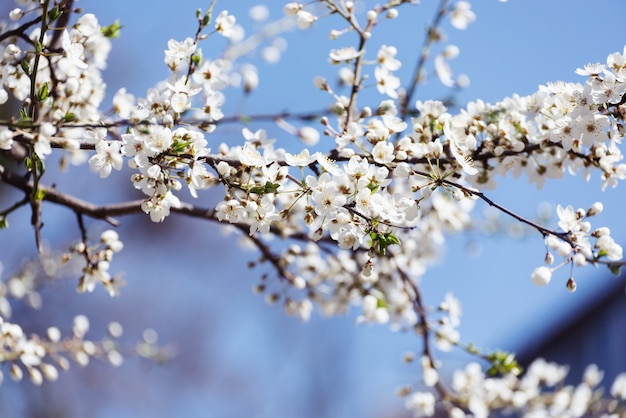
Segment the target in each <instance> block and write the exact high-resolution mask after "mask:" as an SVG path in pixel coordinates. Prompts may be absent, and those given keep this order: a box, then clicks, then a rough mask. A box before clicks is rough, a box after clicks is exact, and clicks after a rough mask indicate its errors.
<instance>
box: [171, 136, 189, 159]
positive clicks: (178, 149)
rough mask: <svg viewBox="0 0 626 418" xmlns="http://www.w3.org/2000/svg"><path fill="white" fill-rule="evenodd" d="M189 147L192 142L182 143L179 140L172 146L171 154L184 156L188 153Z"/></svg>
mask: <svg viewBox="0 0 626 418" xmlns="http://www.w3.org/2000/svg"><path fill="white" fill-rule="evenodd" d="M189 145H191V141H181V140H179V139H177V140H175V141H174V142H173V143H172V145H171V146H170V153H172V154H174V155H179V154H182V153H184V152H186V151H187V148H189Z"/></svg>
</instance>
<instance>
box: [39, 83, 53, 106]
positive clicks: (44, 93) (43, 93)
mask: <svg viewBox="0 0 626 418" xmlns="http://www.w3.org/2000/svg"><path fill="white" fill-rule="evenodd" d="M49 95H50V90H49V86H48V83H47V82H45V83H43V85H42V86H41V87H40V88H39V91H38V92H37V99H39V101H40V102H43V101H44V100H46V99H47V98H48V96H49Z"/></svg>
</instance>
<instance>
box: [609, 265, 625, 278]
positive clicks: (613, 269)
mask: <svg viewBox="0 0 626 418" xmlns="http://www.w3.org/2000/svg"><path fill="white" fill-rule="evenodd" d="M607 267H608V268H609V270H611V273H613V274H614V275H616V276H619V275H620V274H622V266H621V264H609V265H608V266H607Z"/></svg>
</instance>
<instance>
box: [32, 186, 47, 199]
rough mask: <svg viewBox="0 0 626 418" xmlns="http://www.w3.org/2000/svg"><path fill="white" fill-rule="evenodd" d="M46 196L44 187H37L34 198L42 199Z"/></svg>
mask: <svg viewBox="0 0 626 418" xmlns="http://www.w3.org/2000/svg"><path fill="white" fill-rule="evenodd" d="M45 196H46V189H41V188H40V189H37V193H36V194H35V200H38V201H42V200H43V198H44V197H45Z"/></svg>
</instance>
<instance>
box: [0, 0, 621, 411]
mask: <svg viewBox="0 0 626 418" xmlns="http://www.w3.org/2000/svg"><path fill="white" fill-rule="evenodd" d="M208 3H209V2H208V1H189V0H183V1H179V2H177V3H176V4H175V5H173V4H172V2H166V1H151V2H130V1H120V0H109V1H107V2H98V1H92V0H82V1H81V2H80V3H79V5H80V6H81V7H82V8H83V9H84V11H85V12H93V13H95V14H96V15H97V16H98V17H99V19H100V22H101V23H102V24H106V23H110V22H112V21H113V20H114V19H116V18H119V19H120V21H121V23H122V25H123V26H124V28H123V30H122V37H121V38H120V39H118V40H115V41H114V42H113V51H112V54H111V59H110V61H109V67H108V69H107V71H106V73H105V77H106V80H105V81H106V82H107V84H108V86H109V88H110V90H109V93H110V94H112V93H113V92H114V91H115V90H116V89H117V88H119V87H122V86H126V87H128V88H129V90H130V91H131V92H133V93H134V94H135V95H137V96H140V97H141V96H143V95H144V94H145V90H146V89H147V88H148V87H150V86H151V85H153V84H154V83H155V82H157V81H159V80H161V79H163V78H164V77H165V76H166V75H167V69H166V68H165V66H164V64H163V50H164V49H165V48H166V44H167V41H168V40H169V39H170V38H172V37H173V38H176V39H179V40H181V39H183V38H185V37H186V36H193V34H194V33H195V25H196V24H195V17H194V10H195V9H196V8H202V9H206V7H207V5H208ZM282 3H283V2H273V3H272V4H276V5H282ZM366 3H368V4H369V3H372V2H366ZM423 3H424V4H423V5H421V6H419V7H412V8H402V9H401V10H400V11H401V16H400V18H399V19H398V20H397V21H396V22H394V23H393V25H390V24H383V25H381V27H380V28H379V29H378V31H379V32H380V35H381V38H380V40H379V41H378V42H379V43H387V44H394V45H396V46H397V47H398V50H399V58H400V59H401V60H402V61H403V65H404V67H403V70H402V71H401V72H400V75H404V76H405V77H408V75H409V74H410V72H411V71H412V65H413V60H412V59H411V58H414V57H415V56H416V51H418V49H419V46H420V45H421V42H422V36H423V33H424V29H425V27H426V25H427V23H428V21H429V19H430V18H431V17H432V15H433V13H434V4H435V3H436V2H434V1H432V0H424V1H423ZM255 4H258V3H257V2H256V1H248V0H244V1H221V2H220V1H218V3H217V8H216V10H221V9H223V8H226V9H228V10H230V11H231V12H233V13H234V14H236V15H237V17H238V19H239V20H240V21H249V19H247V18H246V12H245V10H247V8H249V7H250V6H252V5H255ZM271 7H274V6H271ZM279 8H280V7H275V8H274V9H272V12H271V15H270V18H271V19H276V18H279V17H281V14H280V11H279ZM473 10H474V11H475V12H476V15H477V20H476V22H474V23H473V24H472V25H470V27H469V28H468V29H467V30H466V31H457V30H455V29H453V28H451V27H450V26H449V25H446V26H445V27H444V28H445V31H446V33H447V37H448V41H449V42H450V43H453V44H456V45H457V46H459V48H460V50H461V54H460V55H459V56H458V57H457V58H456V59H455V60H454V61H452V68H453V71H454V72H455V73H465V74H467V75H468V76H469V77H470V79H471V84H470V86H469V88H467V89H466V90H465V91H463V92H460V93H459V94H458V95H457V96H456V99H457V102H458V103H459V104H463V103H465V102H467V101H471V100H475V99H479V98H480V99H483V100H485V101H489V102H495V101H498V100H500V99H502V98H504V97H507V96H510V95H512V94H514V93H518V94H521V95H525V94H529V93H532V92H533V91H535V90H536V89H537V86H538V85H540V84H544V83H546V82H549V81H556V80H565V81H581V80H580V77H578V76H577V75H576V74H575V73H574V70H575V69H576V68H578V67H581V66H582V65H584V64H586V63H588V62H598V61H600V62H603V61H604V60H605V59H606V56H607V55H608V54H609V53H611V52H615V51H621V50H622V49H623V47H624V44H625V43H626V37H625V36H624V33H623V22H622V20H623V16H626V3H624V2H623V1H621V0H601V1H595V2H593V5H592V2H572V1H568V0H553V1H550V2H546V1H542V0H524V1H522V0H510V1H509V2H507V3H500V2H498V1H496V0H480V1H475V2H474V4H473ZM246 26H247V27H249V26H248V25H246ZM330 27H332V24H331V20H328V21H320V22H319V25H315V26H314V27H313V28H312V29H311V30H310V31H308V32H297V31H296V32H292V33H287V34H286V35H285V38H286V39H287V40H288V42H289V44H288V49H287V51H286V53H285V56H284V57H283V60H282V62H281V63H279V64H278V65H277V66H269V65H265V64H260V67H259V73H260V78H261V85H260V88H259V91H258V92H257V93H255V94H254V95H252V96H251V97H250V98H249V100H248V101H247V102H246V103H245V110H246V111H247V112H250V113H255V112H271V111H276V112H280V111H282V110H285V108H290V109H293V110H297V111H306V110H318V109H320V108H322V107H323V106H324V105H326V104H327V103H328V102H327V98H326V97H325V96H324V95H323V94H322V93H320V92H318V91H316V90H315V89H314V88H313V86H312V82H311V80H312V79H313V77H314V76H315V75H318V74H324V75H331V74H333V73H332V72H331V71H333V69H332V68H331V67H330V65H329V64H328V63H327V60H326V59H325V57H326V55H327V52H328V50H329V49H330V48H335V47H337V46H345V44H346V43H347V42H348V40H349V38H348V39H346V41H342V42H344V44H338V45H333V44H331V43H330V42H329V41H327V33H328V30H329V28H330ZM374 36H377V33H375V34H374ZM211 39H214V38H213V37H212V38H211ZM222 46H223V44H221V45H213V44H212V43H211V42H207V43H206V44H204V45H203V51H204V55H205V56H207V57H210V56H211V55H212V54H217V53H219V51H220V50H221V47H222ZM372 50H373V49H372ZM255 62H258V60H255ZM295 89H298V90H299V91H304V93H302V94H301V95H298V96H295V95H294V94H293V92H294V91H295ZM446 94H447V91H446V90H445V89H444V88H443V86H441V85H440V84H439V83H438V82H437V81H436V80H432V81H431V82H430V83H428V84H426V85H425V86H422V87H420V89H419V91H418V98H420V99H422V100H426V99H433V98H441V97H444V96H445V95H446ZM377 100H380V99H377ZM227 101H228V103H227V106H226V109H230V111H231V112H232V111H233V109H236V108H239V106H241V103H240V102H239V101H238V98H237V97H236V96H234V97H233V98H227ZM279 133H280V131H278V130H276V131H275V134H276V135H278V134H279ZM231 134H232V136H233V137H235V138H238V128H233V129H232V131H229V132H227V134H225V135H231ZM220 140H222V139H220ZM278 142H279V144H280V139H279V141H278ZM126 175H127V174H123V175H122V174H120V175H119V176H118V179H120V180H121V181H123V178H124V177H123V176H126ZM73 179H74V178H70V180H71V181H74V180H73ZM60 181H63V180H62V179H60ZM67 181H68V180H67V179H66V180H65V182H67ZM98 181H100V180H99V179H97V178H96V176H94V177H93V178H90V179H89V182H90V183H89V184H94V183H96V184H97V182H98ZM500 183H501V185H502V186H503V187H500V188H499V189H498V190H497V191H494V192H492V193H489V196H490V197H491V198H492V199H493V200H496V201H498V202H499V203H501V204H503V205H505V206H507V207H509V208H511V209H513V210H515V211H516V212H518V213H520V214H522V215H524V216H527V217H533V216H535V214H536V211H537V207H538V204H539V203H540V202H544V201H549V202H553V203H554V205H556V203H562V204H573V205H574V206H575V207H584V208H587V207H589V206H590V205H591V204H592V203H593V202H594V201H596V200H603V201H604V202H605V213H604V214H603V215H602V216H601V217H599V218H598V219H597V220H596V222H597V223H598V225H600V224H607V225H610V226H612V231H613V235H614V236H615V237H616V239H617V240H618V241H619V242H621V243H622V245H624V244H625V242H624V240H623V239H622V237H624V236H626V224H624V222H620V215H621V212H622V210H621V208H620V202H623V201H624V199H623V197H621V196H622V195H621V192H620V191H619V190H606V191H605V192H600V188H599V181H598V178H597V177H594V178H592V181H591V182H590V184H585V183H584V182H583V181H582V180H578V179H574V180H567V181H565V182H556V183H548V184H547V185H546V186H545V187H544V189H543V190H540V191H537V190H536V189H535V188H534V186H532V187H531V186H528V185H527V184H526V183H527V181H526V180H525V179H523V178H522V179H520V180H518V181H511V180H510V179H507V180H504V181H500ZM103 184H104V183H103ZM74 186H75V187H76V186H78V187H79V188H80V187H83V186H82V185H80V184H78V185H74ZM84 186H87V183H85V185H84ZM99 198H101V196H100V197H98V196H94V199H99ZM483 209H484V206H483V205H480V204H479V205H478V206H477V208H476V211H477V213H480V212H482V211H483ZM22 215H23V217H24V219H25V220H27V218H28V214H26V213H24V214H22ZM48 216H49V217H50V219H54V221H55V222H54V224H56V226H55V225H51V226H50V227H49V228H50V230H55V231H58V236H57V237H55V238H54V240H55V242H62V239H65V238H69V237H71V236H72V232H73V229H72V228H73V222H74V221H73V219H72V218H73V215H72V214H71V213H70V214H67V213H63V211H62V210H57V209H54V208H51V209H50V215H48ZM122 221H123V222H124V226H123V228H122V239H123V240H125V242H126V243H127V245H126V250H125V252H123V253H122V254H120V255H119V257H116V260H115V263H116V264H114V265H116V266H117V269H118V270H123V271H125V272H126V279H127V281H128V282H129V284H128V286H127V287H126V288H125V289H123V293H122V296H121V298H120V299H117V300H114V301H110V300H108V299H107V298H106V297H103V295H85V296H80V297H78V296H75V295H74V294H73V293H72V292H69V293H68V294H69V295H71V297H72V298H75V299H78V302H76V303H73V304H72V305H71V307H69V308H68V313H67V315H68V318H69V317H71V315H72V314H75V313H82V310H89V309H90V305H92V304H93V305H94V306H97V309H98V310H100V309H102V310H104V313H103V314H102V316H103V317H105V315H111V316H112V317H113V318H112V319H116V320H119V321H120V322H122V323H124V322H128V321H130V322H131V324H130V331H129V334H132V332H133V331H134V332H135V333H136V334H137V333H139V332H140V329H141V328H142V327H147V326H152V327H154V328H156V329H157V330H159V332H160V333H161V334H162V336H163V340H164V341H173V340H177V339H180V338H181V336H183V338H187V339H186V340H183V341H182V342H181V347H182V348H181V349H182V350H183V351H182V353H181V357H185V358H186V360H182V361H180V362H178V363H176V364H173V365H172V366H171V367H170V369H169V370H168V368H167V367H169V366H166V367H165V368H164V370H163V369H160V368H156V367H149V366H145V365H144V364H137V363H133V362H130V364H128V365H125V366H124V370H123V371H116V370H113V371H110V370H109V369H108V368H101V367H99V366H97V365H96V366H95V367H96V370H97V373H101V375H100V376H105V378H104V379H100V380H101V381H108V380H109V379H111V381H113V382H114V381H115V380H114V379H119V378H120V375H121V374H124V375H125V376H129V377H128V379H136V380H137V381H139V382H140V381H142V380H144V381H145V384H144V385H140V386H142V387H139V386H134V385H132V384H128V385H126V384H124V382H122V383H121V384H118V385H116V384H114V383H111V384H106V383H102V382H100V383H97V384H96V383H93V385H95V386H94V387H98V390H99V391H101V393H107V394H109V395H108V396H109V397H110V398H111V399H113V401H111V402H109V403H107V404H106V406H104V405H103V404H101V403H99V404H98V405H100V408H101V409H100V411H101V412H100V413H99V414H98V415H97V416H103V417H104V416H123V413H127V414H128V416H136V414H137V413H139V412H141V413H145V412H146V411H150V413H152V414H156V415H155V416H173V415H174V414H177V413H178V412H181V411H183V412H184V415H185V416H215V417H226V416H232V417H235V416H245V415H248V416H255V417H291V416H303V417H305V416H311V417H312V416H320V417H321V416H323V417H345V416H362V417H379V416H383V415H384V413H385V412H389V411H392V410H399V411H402V402H401V401H399V400H398V399H396V398H395V396H394V390H395V389H396V388H397V387H399V386H400V385H402V384H405V383H412V382H414V381H416V380H417V378H418V375H417V373H415V370H413V369H412V368H411V367H410V366H404V365H402V364H401V355H402V353H403V352H405V351H409V350H414V351H418V350H419V348H420V347H419V344H418V341H417V340H416V339H415V338H414V337H413V336H411V335H402V334H394V333H392V332H391V331H389V330H388V329H386V328H385V327H358V328H356V327H354V326H353V325H352V318H338V319H332V320H322V319H319V318H314V319H313V320H312V321H311V322H310V323H308V324H306V325H302V324H300V323H299V322H298V321H297V320H296V319H293V318H287V317H285V315H283V314H282V311H281V308H279V307H268V306H266V305H265V304H264V302H263V300H262V297H259V296H255V295H253V294H252V292H251V291H250V289H251V288H252V286H253V285H254V284H256V281H255V278H254V274H255V273H253V272H250V271H248V270H247V269H246V267H245V265H244V263H242V262H241V259H242V254H241V252H240V250H239V249H238V247H237V246H236V244H233V245H230V244H228V245H227V244H226V242H228V239H227V238H223V237H222V236H221V232H220V230H219V228H217V227H215V226H213V225H200V226H198V225H197V224H196V222H195V221H192V220H188V219H168V220H167V222H166V224H165V225H163V226H158V228H161V229H158V228H155V229H153V231H152V232H150V233H147V234H146V233H144V232H141V233H140V232H137V231H139V229H136V228H135V227H134V225H136V224H142V223H144V222H145V220H143V219H139V218H125V219H122ZM17 223H18V222H17V221H13V222H12V225H17ZM26 223H27V222H26ZM49 224H50V223H49ZM67 224H69V225H72V226H71V227H70V228H67V227H66V226H65V225H67ZM18 231H19V230H18ZM24 231H25V232H24V233H25V234H29V233H30V232H29V227H28V226H27V227H26V228H25V229H24ZM163 231H165V232H166V233H167V235H166V237H161V235H160V234H161V233H162V232H163ZM124 232H126V235H124ZM12 233H14V232H12ZM135 233H136V236H135V235H133V234H135ZM5 234H6V232H5ZM26 236H27V237H28V236H29V235H26ZM476 240H478V241H480V245H481V251H480V256H472V255H471V254H470V253H469V252H468V250H467V247H468V244H472V243H474V242H475V241H476ZM25 241H26V240H25ZM27 244H28V243H27ZM0 246H2V247H6V245H2V244H0ZM18 247H19V246H18ZM31 247H32V246H31ZM4 250H6V251H7V253H8V254H10V251H9V249H8V248H4ZM544 252H545V248H544V246H543V243H542V241H541V237H540V235H539V234H531V235H529V236H528V237H527V238H525V239H523V240H518V241H515V240H513V239H511V238H507V237H504V236H500V237H495V238H492V239H489V240H484V239H483V237H481V236H462V237H453V238H451V241H450V246H449V248H448V250H447V253H446V258H445V259H444V260H442V263H441V265H439V266H437V267H435V268H433V269H432V270H431V271H430V272H429V273H428V274H427V275H426V276H425V278H424V281H423V286H424V289H425V298H426V300H427V302H429V303H431V304H433V305H435V304H437V303H438V302H439V301H440V300H441V298H442V297H443V295H444V294H445V293H446V292H448V291H452V292H453V293H454V294H455V295H457V296H458V297H459V298H460V299H461V302H462V303H463V309H464V316H463V318H462V321H463V324H462V328H461V331H462V336H463V339H464V340H465V341H468V342H469V341H471V342H474V343H476V344H477V345H478V346H480V347H484V348H486V349H495V348H504V349H510V350H513V351H515V350H520V349H522V348H523V347H525V346H527V345H528V344H531V343H532V341H535V340H536V339H537V338H539V337H541V336H542V335H545V334H546V332H548V331H549V329H550V328H551V327H554V326H558V324H559V323H560V322H561V321H564V319H565V318H567V316H568V315H569V314H570V313H571V312H573V311H574V310H576V309H579V307H580V305H581V304H584V303H588V302H589V301H590V300H592V299H593V298H595V297H596V296H597V295H598V294H599V293H600V292H601V291H602V289H603V288H605V287H606V286H607V285H610V282H611V279H612V278H611V277H610V274H608V272H606V271H605V270H594V269H592V268H588V269H585V270H581V271H576V272H575V277H576V279H577V282H578V288H579V290H578V291H577V292H576V293H574V294H569V293H568V292H567V291H566V289H565V281H566V280H567V271H565V270H563V271H559V272H558V273H557V274H556V277H555V279H554V280H553V282H552V283H551V284H550V286H548V287H547V288H541V289H540V288H537V287H536V286H534V285H533V284H532V283H531V282H530V273H531V271H532V269H533V268H534V267H536V266H538V265H540V263H541V261H542V259H543V256H544ZM243 256H244V257H246V259H247V258H248V257H249V258H253V257H254V254H245V253H244V255H243ZM3 261H4V260H3ZM4 262H5V264H8V263H7V262H6V261H4ZM7 267H9V266H7ZM72 286H73V284H70V285H68V287H67V288H68V289H71V288H72ZM64 289H65V287H64ZM65 290H66V291H67V289H65ZM58 298H59V297H57V299H58ZM52 299H53V301H52V303H51V307H50V309H53V307H54V306H64V305H63V301H62V300H61V301H60V300H55V299H54V297H52ZM91 308H93V306H92V307H91ZM90 316H95V317H96V323H97V322H98V319H97V316H98V315H97V311H93V309H92V312H91V315H90ZM185 335H186V336H187V337H185ZM191 336H194V337H193V338H192V337H191ZM185 344H187V345H185ZM448 358H449V359H450V361H451V362H452V363H453V364H457V363H460V362H462V361H464V360H465V357H463V356H460V355H457V354H453V355H451V356H449V357H448ZM172 369H174V371H172ZM138 370H139V371H138ZM71 373H77V375H78V377H77V378H76V379H73V380H70V379H69V378H67V379H66V377H63V379H66V380H65V381H66V382H67V385H68V386H69V387H76V388H78V387H80V386H81V384H80V383H76V382H75V380H79V378H80V377H81V376H83V377H85V376H86V377H85V378H88V377H89V376H90V375H89V372H88V371H85V372H82V371H77V370H76V369H74V370H73V371H72V372H71ZM83 373H84V375H83ZM142 373H144V374H142ZM180 379H182V381H181V380H180ZM133 381H134V380H133ZM61 384H62V383H61ZM22 385H24V384H22ZM115 386H118V387H115ZM129 390H132V392H129ZM128 393H133V394H136V399H138V400H139V401H137V402H135V404H133V405H131V404H125V403H124V402H125V401H124V397H125V396H126V395H128ZM320 399H324V400H323V401H320ZM142 408H143V409H142ZM400 416H402V415H400Z"/></svg>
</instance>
